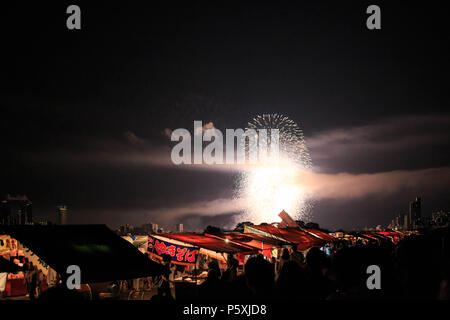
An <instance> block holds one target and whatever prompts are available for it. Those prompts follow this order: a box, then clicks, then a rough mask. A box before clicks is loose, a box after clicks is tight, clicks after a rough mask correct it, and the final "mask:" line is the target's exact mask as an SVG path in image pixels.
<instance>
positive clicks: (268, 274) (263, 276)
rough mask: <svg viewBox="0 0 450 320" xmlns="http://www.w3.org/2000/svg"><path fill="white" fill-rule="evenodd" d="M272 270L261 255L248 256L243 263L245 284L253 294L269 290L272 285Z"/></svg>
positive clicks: (273, 275)
mask: <svg viewBox="0 0 450 320" xmlns="http://www.w3.org/2000/svg"><path fill="white" fill-rule="evenodd" d="M274 277H275V274H274V270H273V266H272V265H271V264H270V262H268V261H266V260H265V259H264V258H261V257H259V256H258V257H254V258H250V259H249V260H248V261H247V263H246V264H245V278H246V280H247V286H248V287H249V289H250V290H251V291H252V292H253V293H255V294H263V293H265V292H270V290H271V289H272V288H273V285H274Z"/></svg>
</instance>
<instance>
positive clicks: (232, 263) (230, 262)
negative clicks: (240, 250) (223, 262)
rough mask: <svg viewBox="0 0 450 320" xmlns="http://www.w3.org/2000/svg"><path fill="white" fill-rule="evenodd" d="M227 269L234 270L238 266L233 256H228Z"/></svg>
mask: <svg viewBox="0 0 450 320" xmlns="http://www.w3.org/2000/svg"><path fill="white" fill-rule="evenodd" d="M227 266H228V269H231V270H236V269H237V268H238V267H239V261H238V260H236V259H235V258H233V257H230V258H229V259H228V261H227Z"/></svg>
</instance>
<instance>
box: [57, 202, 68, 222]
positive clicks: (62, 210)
mask: <svg viewBox="0 0 450 320" xmlns="http://www.w3.org/2000/svg"><path fill="white" fill-rule="evenodd" d="M58 221H59V224H60V225H66V224H67V206H66V205H63V206H58Z"/></svg>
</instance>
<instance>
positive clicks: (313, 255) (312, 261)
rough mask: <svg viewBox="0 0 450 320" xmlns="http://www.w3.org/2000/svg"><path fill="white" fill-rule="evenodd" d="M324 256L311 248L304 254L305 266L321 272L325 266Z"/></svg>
mask: <svg viewBox="0 0 450 320" xmlns="http://www.w3.org/2000/svg"><path fill="white" fill-rule="evenodd" d="M325 262H326V254H325V252H323V251H322V250H320V249H319V248H316V247H314V248H311V249H310V250H309V251H308V253H307V254H306V264H307V265H308V268H310V269H312V270H321V269H322V268H323V267H324V266H325Z"/></svg>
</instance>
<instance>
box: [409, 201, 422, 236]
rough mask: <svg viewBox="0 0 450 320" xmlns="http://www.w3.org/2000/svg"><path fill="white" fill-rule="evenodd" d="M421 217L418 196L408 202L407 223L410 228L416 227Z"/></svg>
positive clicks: (420, 204)
mask: <svg viewBox="0 0 450 320" xmlns="http://www.w3.org/2000/svg"><path fill="white" fill-rule="evenodd" d="M421 217H422V203H421V199H420V197H416V199H415V200H414V201H411V202H410V203H409V225H410V228H411V229H416V228H417V222H418V221H419V220H420V219H421Z"/></svg>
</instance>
